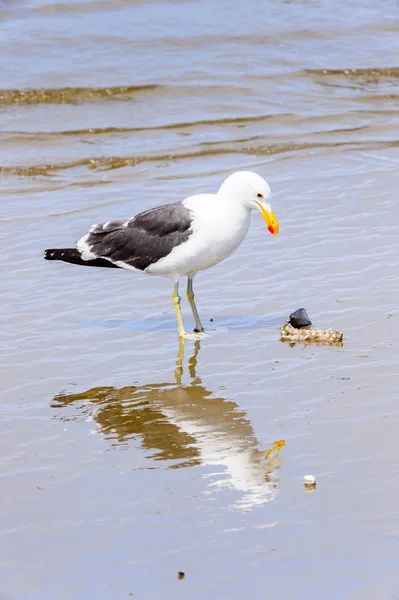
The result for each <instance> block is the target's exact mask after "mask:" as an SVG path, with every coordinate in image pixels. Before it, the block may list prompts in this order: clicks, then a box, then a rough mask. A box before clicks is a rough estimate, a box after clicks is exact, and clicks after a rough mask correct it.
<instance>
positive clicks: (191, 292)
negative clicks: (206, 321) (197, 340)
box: [187, 276, 204, 333]
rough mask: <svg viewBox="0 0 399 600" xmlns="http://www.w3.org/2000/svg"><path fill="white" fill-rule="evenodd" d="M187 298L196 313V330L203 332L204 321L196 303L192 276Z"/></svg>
mask: <svg viewBox="0 0 399 600" xmlns="http://www.w3.org/2000/svg"><path fill="white" fill-rule="evenodd" d="M187 298H188V301H189V302H190V306H191V310H192V311H193V315H194V321H195V329H194V331H195V332H197V333H202V332H203V331H204V328H203V327H202V323H201V320H200V318H199V314H198V310H197V307H196V305H195V300H194V290H193V278H192V277H190V276H189V277H188V281H187Z"/></svg>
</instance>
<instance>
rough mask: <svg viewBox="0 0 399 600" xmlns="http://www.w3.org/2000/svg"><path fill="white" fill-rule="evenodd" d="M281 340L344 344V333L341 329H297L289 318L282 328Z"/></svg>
mask: <svg viewBox="0 0 399 600" xmlns="http://www.w3.org/2000/svg"><path fill="white" fill-rule="evenodd" d="M280 336H281V338H280V339H281V341H283V342H299V343H305V344H312V343H318V344H331V345H332V344H337V345H339V344H342V340H343V337H344V335H343V333H342V332H341V331H331V330H323V329H295V327H293V326H292V325H291V324H290V323H289V319H288V320H287V321H286V322H285V323H284V325H283V326H282V328H281V329H280Z"/></svg>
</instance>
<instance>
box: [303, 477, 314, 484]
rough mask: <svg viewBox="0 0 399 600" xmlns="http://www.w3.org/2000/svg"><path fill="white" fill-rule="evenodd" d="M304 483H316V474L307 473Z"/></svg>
mask: <svg viewBox="0 0 399 600" xmlns="http://www.w3.org/2000/svg"><path fill="white" fill-rule="evenodd" d="M303 483H304V484H305V485H316V477H315V476H314V475H305V476H304V478H303Z"/></svg>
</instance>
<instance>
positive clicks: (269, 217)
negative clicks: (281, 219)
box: [256, 202, 279, 235]
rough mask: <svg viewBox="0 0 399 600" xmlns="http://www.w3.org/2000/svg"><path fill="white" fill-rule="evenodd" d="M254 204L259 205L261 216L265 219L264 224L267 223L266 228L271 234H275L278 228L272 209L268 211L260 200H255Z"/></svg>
mask: <svg viewBox="0 0 399 600" xmlns="http://www.w3.org/2000/svg"><path fill="white" fill-rule="evenodd" d="M256 204H257V205H258V206H259V210H260V212H261V213H262V217H263V218H264V219H265V221H266V225H267V228H268V230H269V231H270V233H271V234H272V235H277V234H278V229H279V227H278V221H277V219H276V217H275V216H274V212H273V211H272V209H270V211H268V210H266V208H265V207H264V206H263V205H262V204H261V203H260V202H257V203H256Z"/></svg>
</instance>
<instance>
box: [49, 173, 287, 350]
mask: <svg viewBox="0 0 399 600" xmlns="http://www.w3.org/2000/svg"><path fill="white" fill-rule="evenodd" d="M270 198H271V191H270V187H269V185H268V184H267V183H266V181H265V180H264V179H263V178H262V177H261V176H260V175H258V174H257V173H253V172H252V171H237V172H236V173H233V174H232V175H230V176H229V177H227V179H225V181H224V182H223V183H222V185H221V186H220V188H219V190H218V192H217V193H216V194H196V195H195V196H189V197H188V198H186V199H185V200H181V201H178V202H173V203H171V204H165V205H163V206H157V207H155V208H152V209H150V210H147V211H144V212H141V213H139V214H138V215H136V216H134V217H132V218H130V219H127V220H122V221H108V222H107V223H104V224H103V225H92V227H91V228H90V230H89V233H87V234H86V235H84V236H83V237H82V238H81V239H80V240H79V241H78V243H77V245H76V248H57V249H49V250H45V251H44V258H45V259H46V260H62V261H64V262H68V263H72V264H74V265H83V266H87V267H111V268H122V269H127V270H129V271H136V272H140V273H146V274H147V275H159V276H163V277H169V278H170V279H171V280H172V281H173V294H172V299H173V304H174V307H175V311H176V317H177V326H178V333H179V337H180V338H185V339H199V338H201V337H202V336H203V335H204V328H203V326H202V323H201V320H200V317H199V314H198V310H197V307H196V304H195V299H194V290H193V279H194V276H195V275H196V274H197V273H198V271H203V270H205V269H209V268H210V267H213V266H214V265H216V264H218V263H220V262H221V261H222V260H224V259H225V258H227V257H228V256H230V255H231V254H233V252H235V250H237V248H238V247H239V246H240V244H241V243H242V242H243V241H244V238H245V236H246V234H247V232H248V228H249V223H250V219H251V211H252V210H253V209H256V210H258V211H259V212H260V213H261V215H262V217H263V218H264V220H265V222H266V226H267V229H268V230H269V232H270V233H271V234H272V235H277V233H278V230H279V225H278V222H277V219H276V217H275V216H274V213H273V210H272V208H271V206H270ZM182 277H187V298H188V301H189V303H190V306H191V310H192V313H193V316H194V321H195V329H194V333H192V334H189V333H186V331H185V329H184V325H183V319H182V315H181V309H180V301H181V298H180V296H179V282H180V280H181V279H182Z"/></svg>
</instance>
